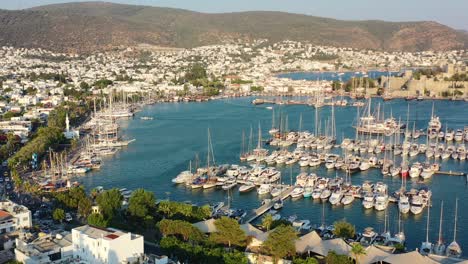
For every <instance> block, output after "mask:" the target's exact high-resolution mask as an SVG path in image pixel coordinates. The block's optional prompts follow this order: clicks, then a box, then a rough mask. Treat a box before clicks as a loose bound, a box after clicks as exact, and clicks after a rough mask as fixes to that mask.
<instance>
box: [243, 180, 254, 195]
mask: <svg viewBox="0 0 468 264" xmlns="http://www.w3.org/2000/svg"><path fill="white" fill-rule="evenodd" d="M253 189H255V184H254V183H252V182H247V183H246V184H242V185H241V186H240V187H239V192H241V193H246V192H249V191H251V190H253Z"/></svg>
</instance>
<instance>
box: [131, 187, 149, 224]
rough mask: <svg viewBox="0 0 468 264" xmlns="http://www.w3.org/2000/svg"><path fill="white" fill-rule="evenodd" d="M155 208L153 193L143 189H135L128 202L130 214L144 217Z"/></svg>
mask: <svg viewBox="0 0 468 264" xmlns="http://www.w3.org/2000/svg"><path fill="white" fill-rule="evenodd" d="M155 208H156V199H155V197H154V193H152V192H149V191H146V190H144V189H138V190H135V191H134V192H133V193H132V196H131V197H130V200H129V202H128V212H129V213H130V215H132V216H134V217H137V218H140V219H144V218H145V217H147V216H148V215H150V213H151V212H153V211H154V210H155Z"/></svg>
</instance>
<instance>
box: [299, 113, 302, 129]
mask: <svg viewBox="0 0 468 264" xmlns="http://www.w3.org/2000/svg"><path fill="white" fill-rule="evenodd" d="M301 131H302V113H301V114H300V115H299V132H301Z"/></svg>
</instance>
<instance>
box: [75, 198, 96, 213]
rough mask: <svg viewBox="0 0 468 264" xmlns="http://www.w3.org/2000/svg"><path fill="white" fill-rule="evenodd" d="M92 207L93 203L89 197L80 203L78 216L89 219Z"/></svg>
mask: <svg viewBox="0 0 468 264" xmlns="http://www.w3.org/2000/svg"><path fill="white" fill-rule="evenodd" d="M92 206H93V203H92V202H91V200H90V199H89V198H88V197H86V198H84V199H82V200H80V203H79V204H78V214H79V215H80V216H82V217H88V215H89V214H90V213H91V208H92Z"/></svg>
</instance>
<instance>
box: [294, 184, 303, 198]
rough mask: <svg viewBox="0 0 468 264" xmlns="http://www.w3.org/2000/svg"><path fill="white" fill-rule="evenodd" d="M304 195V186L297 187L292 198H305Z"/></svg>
mask: <svg viewBox="0 0 468 264" xmlns="http://www.w3.org/2000/svg"><path fill="white" fill-rule="evenodd" d="M303 193H304V188H303V187H302V186H296V187H295V188H294V189H293V191H292V192H291V197H292V198H299V197H302V196H303Z"/></svg>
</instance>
